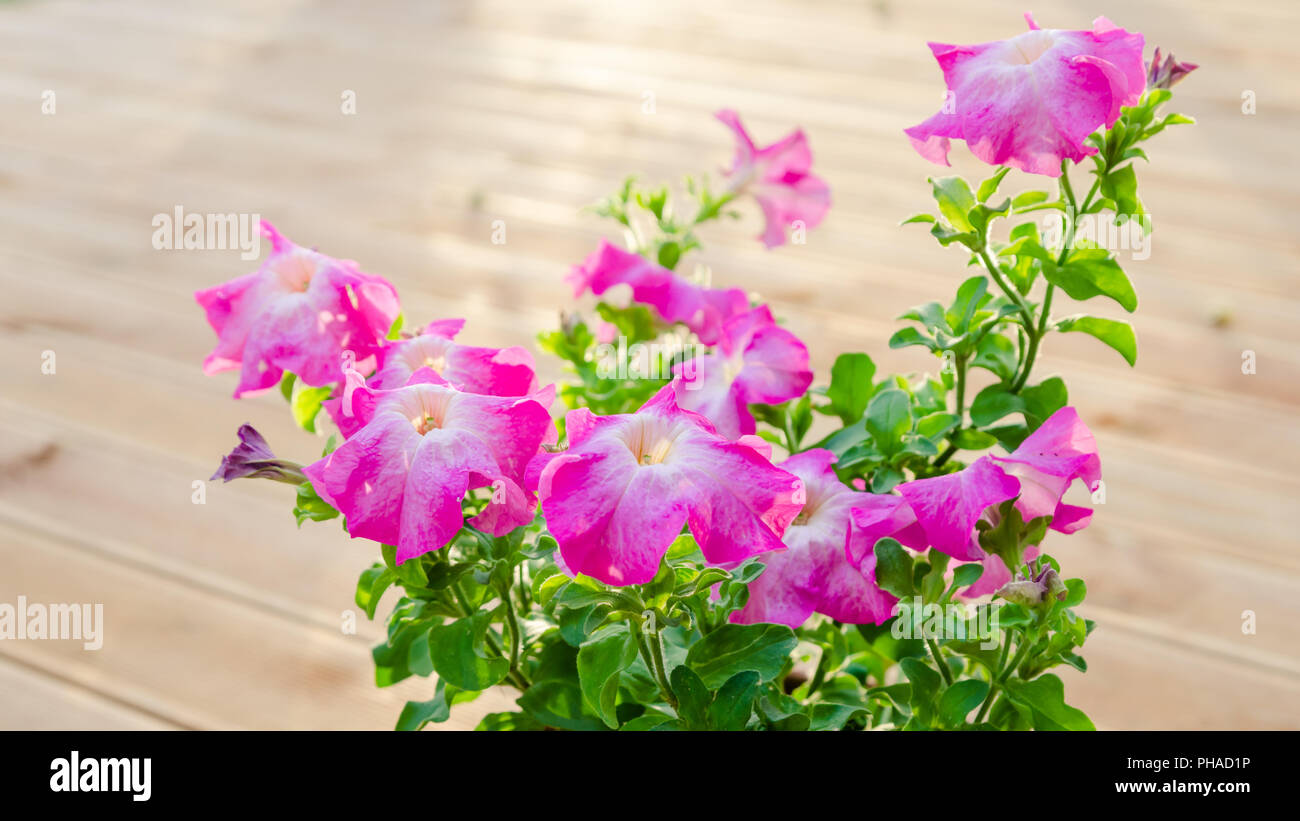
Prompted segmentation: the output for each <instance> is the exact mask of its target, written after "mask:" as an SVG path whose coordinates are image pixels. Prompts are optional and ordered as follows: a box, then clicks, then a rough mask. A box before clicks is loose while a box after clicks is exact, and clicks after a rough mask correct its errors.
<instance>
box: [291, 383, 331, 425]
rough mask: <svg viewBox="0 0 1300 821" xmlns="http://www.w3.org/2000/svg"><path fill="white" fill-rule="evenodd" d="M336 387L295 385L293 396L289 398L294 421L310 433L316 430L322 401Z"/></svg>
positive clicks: (327, 397)
mask: <svg viewBox="0 0 1300 821" xmlns="http://www.w3.org/2000/svg"><path fill="white" fill-rule="evenodd" d="M333 390H334V388H333V387H331V386H329V385H326V386H324V387H320V388H308V387H304V386H303V385H302V384H301V383H299V384H297V385H295V386H294V391H293V398H292V399H291V400H289V410H290V411H291V412H292V413H293V421H294V422H296V423H297V424H298V427H300V428H302V429H303V430H305V431H307V432H308V433H315V432H316V415H317V414H318V413H320V403H321V402H324V401H325V400H326V399H329V396H330V392H331V391H333Z"/></svg>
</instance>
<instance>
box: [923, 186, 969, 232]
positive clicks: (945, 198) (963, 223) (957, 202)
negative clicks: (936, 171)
mask: <svg viewBox="0 0 1300 821" xmlns="http://www.w3.org/2000/svg"><path fill="white" fill-rule="evenodd" d="M930 185H931V186H932V187H933V193H934V201H935V202H937V203H938V204H939V213H941V214H943V216H944V217H945V218H946V219H947V220H948V223H949V224H950V225H952V227H954V228H956V229H957V230H959V231H970V230H971V224H970V220H969V218H967V216H966V215H967V214H968V213H970V210H971V209H972V208H974V207H975V195H974V194H972V193H971V191H970V186H969V185H967V183H966V180H964V179H962V178H961V177H931V178H930Z"/></svg>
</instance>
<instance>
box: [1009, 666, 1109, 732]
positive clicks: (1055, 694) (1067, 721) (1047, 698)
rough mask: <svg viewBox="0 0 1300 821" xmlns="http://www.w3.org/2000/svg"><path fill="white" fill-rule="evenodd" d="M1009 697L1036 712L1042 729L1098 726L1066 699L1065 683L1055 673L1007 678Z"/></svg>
mask: <svg viewBox="0 0 1300 821" xmlns="http://www.w3.org/2000/svg"><path fill="white" fill-rule="evenodd" d="M1004 689H1005V692H1006V694H1007V697H1008V698H1010V699H1011V700H1012V701H1014V702H1016V703H1017V704H1019V705H1020V706H1022V707H1026V708H1028V709H1029V710H1030V711H1031V712H1032V713H1033V718H1034V727H1035V728H1036V729H1039V730H1095V729H1097V728H1096V727H1095V726H1093V723H1092V721H1091V719H1089V718H1088V716H1087V715H1086V714H1085V713H1084V712H1083V711H1082V710H1079V709H1077V708H1075V707H1071V706H1070V705H1068V704H1066V703H1065V685H1064V684H1062V683H1061V680H1060V679H1059V678H1057V677H1056V676H1055V675H1053V674H1052V673H1045V674H1043V675H1041V676H1039V677H1038V678H1036V679H1034V680H1032V681H1022V680H1020V679H1017V678H1014V677H1013V678H1010V679H1007V682H1006V684H1005V685H1004Z"/></svg>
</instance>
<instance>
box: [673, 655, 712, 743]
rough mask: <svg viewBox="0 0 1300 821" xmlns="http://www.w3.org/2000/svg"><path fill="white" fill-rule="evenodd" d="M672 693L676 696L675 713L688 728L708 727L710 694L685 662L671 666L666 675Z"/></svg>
mask: <svg viewBox="0 0 1300 821" xmlns="http://www.w3.org/2000/svg"><path fill="white" fill-rule="evenodd" d="M668 684H669V686H671V687H672V690H673V695H674V696H676V697H677V714H678V715H679V716H681V718H682V721H684V722H685V723H686V726H687V727H688V728H689V729H701V730H702V729H704V728H706V727H708V723H709V719H708V715H709V713H708V711H709V704H710V701H711V696H710V695H709V688H708V687H706V686H705V685H704V681H703V680H702V679H701V678H700V677H699V675H697V674H696V673H695V671H694V670H692V669H691V668H690V667H688V666H686V665H685V664H679V665H678V666H677V667H675V668H673V671H672V673H671V674H670V675H669V677H668Z"/></svg>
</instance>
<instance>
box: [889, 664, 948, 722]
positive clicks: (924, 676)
mask: <svg viewBox="0 0 1300 821" xmlns="http://www.w3.org/2000/svg"><path fill="white" fill-rule="evenodd" d="M898 666H899V667H901V668H902V670H903V675H905V676H907V680H908V681H909V682H910V683H911V685H912V690H911V695H910V698H909V699H908V701H909V703H910V704H911V705H912V712H913V713H915V714H916V717H917V718H918V719H920V720H921V722H922V723H927V724H928V723H929V722H930V719H931V717H932V716H933V713H934V699H935V697H936V696H937V695H938V694H939V687H940V685H942V683H943V679H941V678H940V677H939V674H938V673H937V672H935V671H934V670H932V669H930V667H929V665H927V664H926V663H925V662H923V661H921V660H920V659H917V658H913V657H908V658H905V659H903V660H902V661H900V662H899V663H898Z"/></svg>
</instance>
